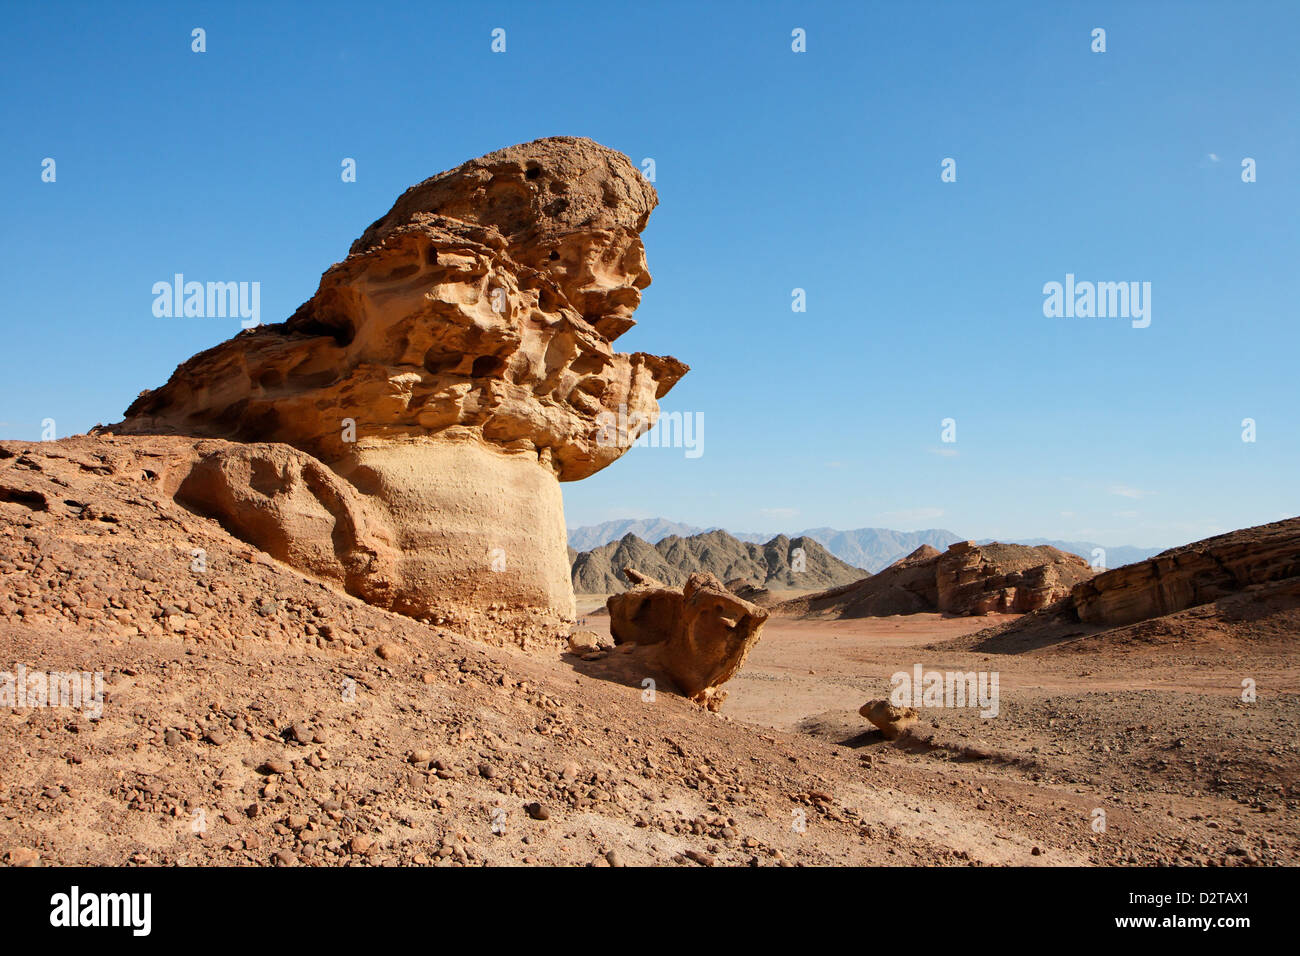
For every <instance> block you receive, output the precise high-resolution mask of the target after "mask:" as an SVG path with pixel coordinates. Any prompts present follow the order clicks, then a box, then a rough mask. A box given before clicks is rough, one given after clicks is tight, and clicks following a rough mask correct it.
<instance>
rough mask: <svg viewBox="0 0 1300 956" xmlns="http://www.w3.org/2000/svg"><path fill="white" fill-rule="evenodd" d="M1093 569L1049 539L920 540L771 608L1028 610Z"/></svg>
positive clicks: (829, 613)
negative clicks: (1034, 543)
mask: <svg viewBox="0 0 1300 956" xmlns="http://www.w3.org/2000/svg"><path fill="white" fill-rule="evenodd" d="M1093 574H1095V572H1094V571H1093V569H1092V568H1090V567H1089V566H1088V563H1087V562H1086V561H1084V560H1083V559H1082V558H1080V557H1079V556H1078V555H1074V554H1066V553H1065V552H1063V551H1058V550H1057V549H1056V548H1052V547H1048V546H1039V547H1028V546H1025V545H1018V544H998V543H994V544H986V545H977V544H975V543H974V542H971V541H962V542H958V543H956V544H953V545H951V546H949V548H948V550H947V551H945V552H939V551H938V550H937V549H935V548H932V547H930V546H928V545H922V546H921V547H920V548H918V549H916V550H915V551H913V552H912V553H911V554H909V555H908V556H907V557H906V558H903V559H902V560H900V561H897V562H895V563H894V564H892V565H890V566H889V567H888V568H886V569H885V570H883V571H881V572H880V573H879V574H876V575H873V576H872V577H869V578H866V579H865V580H862V581H858V582H855V583H852V584H849V585H847V586H843V587H838V588H833V589H830V590H827V591H824V592H822V593H820V594H811V595H807V596H805V597H800V598H795V599H793V600H790V601H786V602H784V603H781V604H778V605H776V606H775V607H773V608H772V612H773V613H774V614H778V615H785V616H817V617H833V618H856V617H879V616H884V615H890V614H917V613H921V612H925V611H931V612H933V611H938V612H941V613H944V614H959V615H973V614H988V613H1024V612H1026V611H1031V610H1034V609H1036V608H1040V607H1044V606H1046V605H1048V604H1050V603H1052V602H1053V601H1055V600H1057V599H1059V598H1060V597H1062V596H1064V595H1066V594H1068V593H1069V592H1070V589H1071V588H1072V587H1073V586H1074V585H1075V584H1077V583H1079V582H1081V581H1085V580H1087V579H1089V578H1091V577H1092V576H1093Z"/></svg>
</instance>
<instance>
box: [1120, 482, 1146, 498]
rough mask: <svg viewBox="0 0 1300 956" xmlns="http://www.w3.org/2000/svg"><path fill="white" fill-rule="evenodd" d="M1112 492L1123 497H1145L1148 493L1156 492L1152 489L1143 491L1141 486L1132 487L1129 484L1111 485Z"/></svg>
mask: <svg viewBox="0 0 1300 956" xmlns="http://www.w3.org/2000/svg"><path fill="white" fill-rule="evenodd" d="M1110 493H1111V494H1112V495H1119V496H1120V497H1121V498H1145V497H1146V496H1147V495H1151V494H1155V492H1152V491H1143V490H1142V489H1141V488H1130V487H1129V486H1128V485H1111V486H1110Z"/></svg>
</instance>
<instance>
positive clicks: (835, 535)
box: [569, 518, 1164, 586]
mask: <svg viewBox="0 0 1300 956" xmlns="http://www.w3.org/2000/svg"><path fill="white" fill-rule="evenodd" d="M719 530H722V529H720V528H700V527H696V526H695V525H688V524H682V523H681V522H679V521H669V520H668V519H666V518H642V519H631V518H629V519H624V520H622V521H606V522H604V523H602V524H597V525H586V526H584V527H581V528H574V529H572V530H571V531H570V532H569V547H571V548H573V549H574V550H575V551H590V550H592V549H594V548H598V547H600V546H601V545H605V544H609V543H610V542H611V541H618V540H621V539H622V538H623V537H625V536H626V535H629V534H633V535H636V536H637V537H638V538H640V539H641V540H642V541H643V542H645V543H648V544H651V545H655V544H658V543H659V542H660V541H662V540H663V539H665V538H667V537H670V536H673V535H676V536H678V537H682V538H688V537H691V536H692V535H699V534H704V533H707V532H711V531H719ZM727 533H728V534H729V536H730V537H732V538H734V539H736V540H737V541H741V542H747V543H749V544H763V543H765V542H767V541H769V540H772V539H773V535H770V534H757V533H753V532H727ZM797 538H811V539H812V540H813V541H816V542H817V543H819V544H821V545H822V546H824V547H825V548H826V550H827V551H829V552H830V554H831V555H833V556H834V557H836V558H839V559H840V560H841V561H843V562H845V563H846V564H850V565H852V566H853V567H856V568H864V569H866V570H867V571H870V572H871V573H873V574H874V573H875V572H877V571H880V570H881V569H883V568H886V567H888V566H889V565H891V564H893V563H894V562H895V561H897V560H898V559H899V558H901V557H905V556H906V555H909V554H911V553H912V552H913V551H915V550H916V549H917V548H919V547H921V545H924V544H928V545H929V546H930V547H932V548H937V549H938V550H940V551H943V550H945V549H946V548H947V547H948V545H950V544H952V543H953V542H954V541H965V540H966V539H965V538H963V537H962V536H961V535H959V534H954V533H953V532H951V531H946V530H944V529H942V528H931V529H929V530H926V531H894V530H891V529H889V528H857V529H855V530H853V531H840V530H837V529H835V528H809V529H807V530H805V531H800V532H799V533H798V534H797V535H794V536H792V537H791V538H790V539H789V540H794V539H797ZM992 540H993V539H992V538H983V539H981V540H980V541H978V542H977V543H978V544H988V543H989V542H991V541H992ZM1003 543H1004V544H1028V545H1043V544H1048V545H1051V546H1052V547H1054V548H1059V549H1060V550H1062V551H1069V552H1070V553H1071V554H1077V555H1079V557H1081V558H1083V559H1085V560H1086V561H1092V559H1093V549H1095V548H1102V549H1103V550H1104V551H1105V552H1106V557H1105V566H1106V567H1108V568H1117V567H1120V566H1121V565H1124V564H1132V563H1133V562H1135V561H1143V560H1145V559H1146V558H1149V557H1151V556H1152V555H1156V554H1159V553H1160V552H1161V551H1162V550H1164V549H1163V548H1136V547H1133V546H1131V545H1119V546H1116V547H1106V546H1105V545H1100V544H1097V543H1095V542H1092V541H1057V540H1053V539H1049V538H1031V539H1028V540H1019V541H1007V542H1003ZM617 570H619V569H618V568H615V571H617ZM646 573H648V574H649V573H653V572H649V571H647V572H646ZM755 583H762V582H757V581H756V582H755ZM828 586H830V585H828Z"/></svg>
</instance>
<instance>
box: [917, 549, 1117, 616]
mask: <svg viewBox="0 0 1300 956" xmlns="http://www.w3.org/2000/svg"><path fill="white" fill-rule="evenodd" d="M933 560H934V563H935V584H936V589H937V592H938V608H939V610H940V611H941V612H943V613H945V614H960V615H977V614H987V613H990V612H996V613H1001V614H1024V613H1025V612H1027V611H1034V610H1037V609H1038V608H1041V607H1046V606H1047V605H1048V604H1051V603H1052V602H1054V601H1057V600H1060V599H1061V598H1063V597H1065V596H1066V595H1067V594H1069V593H1070V589H1071V588H1072V587H1074V586H1075V585H1076V584H1078V583H1079V582H1080V581H1086V580H1087V579H1088V578H1090V577H1092V576H1093V575H1094V574H1095V573H1096V571H1095V570H1094V569H1093V568H1091V567H1089V565H1088V562H1087V561H1085V560H1083V558H1081V557H1079V556H1078V555H1077V554H1069V553H1067V552H1065V551H1060V550H1058V549H1056V548H1053V547H1051V546H1048V545H1042V546H1038V547H1030V546H1028V545H1019V544H999V543H997V542H994V543H991V544H985V545H976V544H974V543H973V542H970V541H963V542H959V543H957V544H954V545H950V546H949V548H948V550H947V551H946V552H945V553H944V554H942V555H940V556H939V557H938V558H935V559H933Z"/></svg>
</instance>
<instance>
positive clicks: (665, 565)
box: [573, 531, 864, 594]
mask: <svg viewBox="0 0 1300 956" xmlns="http://www.w3.org/2000/svg"><path fill="white" fill-rule="evenodd" d="M625 567H634V568H636V569H637V570H638V571H641V572H642V573H644V574H647V575H649V576H650V577H652V578H657V579H658V580H659V581H662V582H663V583H664V584H667V585H671V586H674V587H681V586H682V585H684V584H685V583H686V580H687V579H688V578H689V577H690V576H691V575H692V574H695V573H708V574H712V575H713V576H715V577H716V578H718V579H719V580H721V581H727V582H734V581H736V580H737V579H743V580H744V581H745V582H748V583H749V584H750V585H751V586H754V587H761V588H767V589H769V590H796V589H816V588H827V587H836V586H838V585H841V584H847V583H849V582H850V581H856V580H859V579H860V578H862V577H863V576H864V572H863V571H862V570H861V569H859V568H855V567H853V566H852V565H849V564H846V563H845V562H843V561H841V560H839V559H838V558H836V557H835V556H834V555H832V554H830V552H828V551H827V550H826V549H825V548H824V547H822V545H820V544H819V543H818V542H816V541H814V540H812V539H811V538H793V539H791V538H787V537H785V536H784V535H777V536H776V537H775V538H773V539H771V540H770V541H767V542H765V543H763V544H751V543H749V542H746V541H739V540H737V539H736V538H734V537H732V536H731V535H730V534H728V533H727V532H725V531H708V532H705V533H703V534H696V535H691V536H690V537H687V538H683V537H679V536H677V535H669V536H668V537H666V538H664V539H662V540H661V541H660V542H659V543H658V544H653V545H652V544H649V543H647V542H645V541H642V540H641V539H640V538H638V537H637V536H636V535H634V534H628V535H625V536H624V537H623V538H622V539H621V540H619V541H616V542H611V543H610V544H606V545H603V546H602V547H599V548H595V549H593V550H591V551H585V552H583V553H581V554H579V555H578V556H577V558H575V559H574V561H573V589H574V591H575V592H577V593H579V594H610V593H615V592H618V591H624V590H626V589H627V587H628V583H627V581H626V580H625V579H624V577H623V575H622V570H623V568H625ZM738 586H742V585H738Z"/></svg>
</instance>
